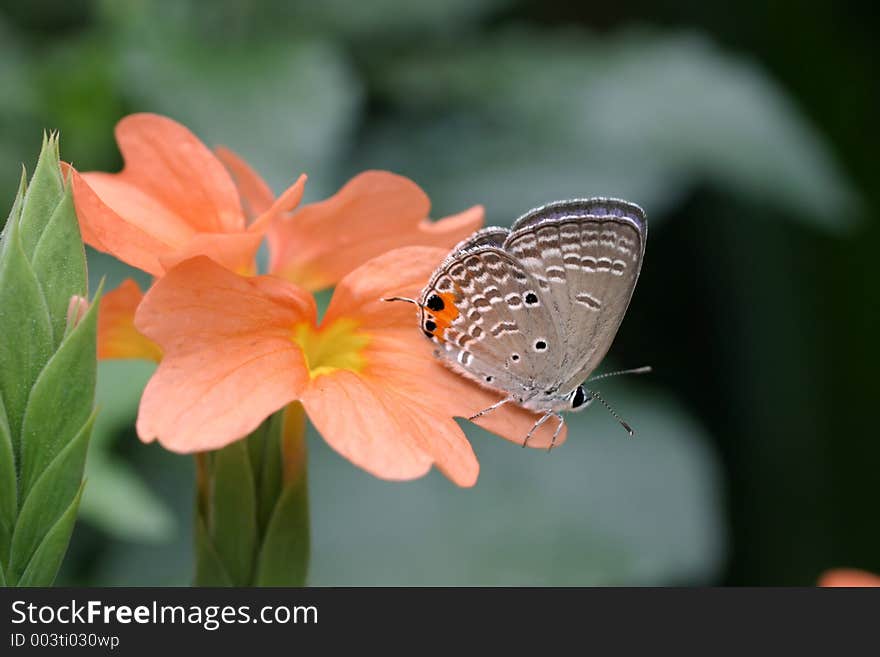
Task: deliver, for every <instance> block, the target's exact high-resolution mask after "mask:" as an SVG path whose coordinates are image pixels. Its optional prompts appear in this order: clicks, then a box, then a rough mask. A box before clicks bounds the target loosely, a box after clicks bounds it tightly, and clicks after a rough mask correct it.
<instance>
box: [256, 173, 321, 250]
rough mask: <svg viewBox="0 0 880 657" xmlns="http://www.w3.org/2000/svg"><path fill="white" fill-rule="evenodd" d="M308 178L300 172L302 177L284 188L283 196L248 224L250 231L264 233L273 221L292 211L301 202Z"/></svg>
mask: <svg viewBox="0 0 880 657" xmlns="http://www.w3.org/2000/svg"><path fill="white" fill-rule="evenodd" d="M307 179H308V177H307V176H306V174H304V173H303V174H300V177H299V178H298V179H297V181H296V182H295V183H293V184H292V185H291V186H290V187H288V188H287V189H286V190H284V192H282V194H281V196H279V197H278V199H277V200H275V202H274V203H272V204H271V205H270V206H269V207H268V208H267V209H266V211H265V212H263V213H262V214H260V215H259V216H258V217H257V218H256V219H254V220H253V222H252V223H251V225H250V226H248V231H250V232H258V233H260V235H262V234H263V233H265V232H266V230H267V229H268V228H269V227H270V226H271V225H272V223H273V222H275V221H280V220H281V216H282V215H284V214H286V213H289V212H291V211H292V210H293V209H294V208H295V207H296V206H297V205H299V202H300V201H301V200H302V197H303V191H304V190H305V185H306V180H307Z"/></svg>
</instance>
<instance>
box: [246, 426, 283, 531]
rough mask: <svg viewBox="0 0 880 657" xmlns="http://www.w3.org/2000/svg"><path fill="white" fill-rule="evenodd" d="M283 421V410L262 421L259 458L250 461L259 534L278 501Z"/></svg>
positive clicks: (264, 529)
mask: <svg viewBox="0 0 880 657" xmlns="http://www.w3.org/2000/svg"><path fill="white" fill-rule="evenodd" d="M283 423H284V411H283V410H282V411H279V412H278V413H275V414H274V415H273V416H272V417H270V418H269V419H268V420H266V421H265V422H264V423H263V425H262V426H263V428H264V433H263V436H262V440H261V441H260V442H259V445H260V448H261V455H260V458H259V460H255V461H252V464H253V470H254V473H255V476H256V479H257V482H256V489H257V500H258V504H257V520H258V523H259V532H260V536H263V535H264V534H265V532H266V528H267V527H268V525H269V520H270V518H271V517H272V511H273V509H274V508H275V505H276V504H277V503H278V496H279V495H280V494H281V479H282V476H283V460H282V453H281V449H282V435H281V431H282V427H283ZM248 442H249V443H250V439H248ZM255 442H256V441H255Z"/></svg>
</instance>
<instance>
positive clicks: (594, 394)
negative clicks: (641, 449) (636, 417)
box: [586, 390, 636, 436]
mask: <svg viewBox="0 0 880 657" xmlns="http://www.w3.org/2000/svg"><path fill="white" fill-rule="evenodd" d="M586 392H587V394H588V395H589V396H590V397H592V398H593V399H595V400H596V401H598V402H599V403H600V404H602V406H604V407H605V410H607V411H608V412H609V413H611V415H613V416H614V419H615V420H617V421H618V422H620V426H622V427H623V428H624V429H626V432H627V433H628V434H629V435H630V436H635V435H636V432H635V431H633V428H632V427H631V426H629V424H627V422H626V420H624V419H623V418H622V417H620V416H619V415H618V414H617V411H615V410H614V409H613V408H611V404H609V403H608V402H607V401H605V400H604V399H602V397H600V396H599V393H598V392H595V391H593V390H587V391H586Z"/></svg>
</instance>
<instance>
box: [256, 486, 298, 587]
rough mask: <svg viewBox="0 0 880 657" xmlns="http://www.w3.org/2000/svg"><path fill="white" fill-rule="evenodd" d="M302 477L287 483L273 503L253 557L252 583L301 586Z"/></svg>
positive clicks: (258, 584) (257, 584)
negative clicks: (260, 545)
mask: <svg viewBox="0 0 880 657" xmlns="http://www.w3.org/2000/svg"><path fill="white" fill-rule="evenodd" d="M309 546H310V537H309V502H308V488H307V484H306V478H305V477H301V478H300V479H298V480H297V481H296V482H295V483H293V484H291V485H288V486H287V487H286V488H285V490H284V492H283V493H282V494H281V498H280V499H279V500H278V503H277V504H276V505H275V510H274V513H273V514H272V518H271V519H270V521H269V525H268V528H267V530H266V534H265V536H264V537H263V545H262V548H261V550H260V554H259V557H258V559H257V568H256V574H255V577H254V585H255V586H303V585H304V584H305V582H306V576H307V575H308V568H309V552H310V547H309Z"/></svg>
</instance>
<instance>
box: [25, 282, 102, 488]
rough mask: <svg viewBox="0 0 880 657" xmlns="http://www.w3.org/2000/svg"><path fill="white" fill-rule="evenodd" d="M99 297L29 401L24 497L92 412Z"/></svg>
mask: <svg viewBox="0 0 880 657" xmlns="http://www.w3.org/2000/svg"><path fill="white" fill-rule="evenodd" d="M100 293H101V292H100V290H99V291H98V293H97V294H96V296H95V299H94V300H93V301H92V304H91V306H90V307H89V310H88V312H87V313H86V314H85V316H84V317H83V319H82V320H81V321H80V323H79V324H77V326H76V328H74V329H73V331H72V332H71V333H70V334H69V335H68V336H67V337H66V338H65V339H64V341H63V342H62V343H61V346H60V347H59V348H58V351H56V352H55V354H54V355H53V356H52V358H51V359H50V360H49V362H48V363H47V364H46V367H45V369H44V370H43V371H42V373H41V374H40V376H39V378H38V379H37V382H36V383H35V384H34V386H33V390H32V391H31V393H30V397H29V398H28V402H27V409H26V411H25V416H24V420H23V422H22V444H21V469H20V482H19V488H20V491H21V495H22V497H26V496H27V495H28V493H29V491H30V487H31V486H32V485H33V483H34V481H35V480H36V479H37V478H38V477H39V476H40V473H42V471H43V469H44V468H45V467H46V466H47V465H48V464H49V462H50V461H51V460H52V459H54V458H55V455H56V454H58V453H59V452H60V451H61V450H62V449H63V448H64V446H65V445H66V444H67V442H68V441H69V440H71V439H72V438H73V436H75V435H77V432H78V431H79V429H80V427H81V426H82V425H83V424H84V423H85V421H86V419H87V418H88V417H89V415H90V414H91V412H92V404H93V402H94V395H95V374H96V368H97V366H96V356H95V334H96V324H97V316H98V306H99V303H98V300H99V298H100ZM71 382H75V385H72V384H71ZM80 474H81V473H80Z"/></svg>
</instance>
